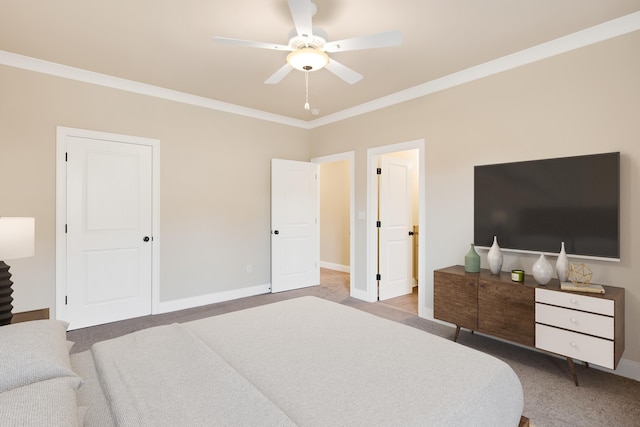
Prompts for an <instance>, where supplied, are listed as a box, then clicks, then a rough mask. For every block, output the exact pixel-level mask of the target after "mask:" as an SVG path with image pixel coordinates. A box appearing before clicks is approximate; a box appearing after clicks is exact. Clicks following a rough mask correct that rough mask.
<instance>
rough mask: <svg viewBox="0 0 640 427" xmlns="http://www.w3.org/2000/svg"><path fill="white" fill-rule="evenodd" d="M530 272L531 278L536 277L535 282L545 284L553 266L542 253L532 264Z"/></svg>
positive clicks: (549, 278) (551, 274) (550, 275)
mask: <svg viewBox="0 0 640 427" xmlns="http://www.w3.org/2000/svg"><path fill="white" fill-rule="evenodd" d="M531 272H532V273H533V278H534V279H536V282H538V283H539V284H541V285H546V284H547V283H549V280H551V277H552V276H553V267H552V266H551V263H549V261H547V259H546V258H545V257H544V254H540V258H538V260H537V261H536V262H535V263H534V264H533V267H532V268H531Z"/></svg>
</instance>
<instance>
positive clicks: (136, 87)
mask: <svg viewBox="0 0 640 427" xmlns="http://www.w3.org/2000/svg"><path fill="white" fill-rule="evenodd" d="M0 64H1V65H8V66H10V67H16V68H21V69H24V70H29V71H35V72H37V73H43V74H48V75H51V76H56V77H62V78H65V79H70V80H76V81H80V82H84V83H90V84H94V85H98V86H105V87H108V88H112V89H119V90H124V91H127V92H132V93H137V94H140V95H147V96H152V97H155V98H161V99H166V100H169V101H175V102H180V103H183V104H189V105H195V106H197V107H203V108H208V109H210V110H217V111H223V112H227V113H231V114H237V115H240V116H246V117H251V118H254V119H260V120H266V121H269V122H274V123H280V124H283V125H287V126H293V127H299V128H303V129H309V122H308V121H305V120H299V119H294V118H291V117H286V116H281V115H278V114H272V113H268V112H265V111H261V110H255V109H252V108H247V107H243V106H241V105H236V104H230V103H228V102H223V101H217V100H215V99H211V98H205V97H203V96H197V95H192V94H189V93H185V92H180V91H177V90H172V89H166V88H163V87H160V86H153V85H149V84H146V83H140V82H136V81H133V80H127V79H123V78H120V77H114V76H110V75H107V74H101V73H96V72H93V71H87V70H83V69H81V68H75V67H70V66H67V65H62V64H57V63H55V62H49V61H44V60H42V59H37V58H32V57H29V56H24V55H19V54H17V53H12V52H7V51H4V50H0Z"/></svg>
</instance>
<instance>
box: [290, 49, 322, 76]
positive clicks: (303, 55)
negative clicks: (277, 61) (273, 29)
mask: <svg viewBox="0 0 640 427" xmlns="http://www.w3.org/2000/svg"><path fill="white" fill-rule="evenodd" d="M287 62H288V63H289V65H291V66H292V67H293V68H295V69H296V70H300V71H316V70H320V69H321V68H324V66H325V65H327V64H328V63H329V55H327V54H326V53H325V52H323V51H321V50H319V49H315V48H313V47H303V48H300V49H296V50H294V51H293V52H291V53H290V54H289V55H287Z"/></svg>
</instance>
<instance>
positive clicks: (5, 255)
mask: <svg viewBox="0 0 640 427" xmlns="http://www.w3.org/2000/svg"><path fill="white" fill-rule="evenodd" d="M34 237H35V218H23V217H6V216H5V217H0V326H2V325H8V324H9V323H11V318H12V317H13V314H12V313H11V310H12V309H13V306H12V305H11V302H12V301H13V298H12V297H11V294H12V293H13V289H11V285H12V284H13V282H12V281H11V280H10V279H11V273H9V266H8V265H7V264H6V263H5V262H4V260H5V259H17V258H26V257H30V256H33V253H34Z"/></svg>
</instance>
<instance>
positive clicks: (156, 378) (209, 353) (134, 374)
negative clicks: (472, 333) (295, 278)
mask: <svg viewBox="0 0 640 427" xmlns="http://www.w3.org/2000/svg"><path fill="white" fill-rule="evenodd" d="M90 352H91V353H90V354H92V355H93V362H94V363H95V365H96V367H97V372H98V374H99V376H100V379H99V380H97V379H94V380H91V379H90V378H85V382H86V384H85V385H84V386H83V387H82V388H81V389H80V390H79V394H80V396H79V401H80V402H81V403H82V404H83V405H87V404H88V406H89V409H88V413H87V416H86V419H85V424H86V425H113V423H114V421H115V422H116V423H117V424H119V425H149V426H160V425H172V426H175V425H189V426H196V425H293V424H295V425H302V426H328V425H331V426H336V425H350V426H353V425H366V426H375V425H386V426H388V425H403V426H408V425H422V426H426V425H428V426H458V425H459V426H463V425H464V426H469V425H474V426H492V427H493V426H517V425H518V423H519V420H520V416H521V414H522V407H523V394H522V387H521V384H520V381H519V380H518V378H517V376H516V375H515V373H514V372H513V370H512V369H511V368H510V367H509V366H508V365H506V364H505V363H504V362H502V361H500V360H498V359H496V358H494V357H492V356H489V355H486V354H484V353H480V352H478V351H475V350H472V349H469V348H466V347H464V346H461V345H459V344H456V343H454V342H452V341H449V340H446V339H443V338H440V337H437V336H434V335H431V334H428V333H426V332H423V331H420V330H417V329H414V328H411V327H409V326H406V325H402V324H399V323H396V322H392V321H390V320H386V319H382V318H379V317H377V316H373V315H371V314H368V313H365V312H362V311H360V310H357V309H354V308H351V307H347V306H344V305H341V304H336V303H333V302H329V301H326V300H322V299H319V298H315V297H302V298H296V299H293V300H287V301H282V302H278V303H274V304H269V305H265V306H261V307H255V308H251V309H247V310H242V311H238V312H233V313H228V314H224V315H219V316H214V317H210V318H207V319H203V320H198V321H194V322H189V323H185V324H182V325H178V324H174V325H170V326H163V327H157V328H151V329H148V330H144V331H139V332H136V333H133V334H130V335H127V336H124V337H120V338H116V339H114V340H110V341H105V342H102V343H98V344H95V345H94V346H93V348H92V350H91V351H90ZM90 359H91V358H89V357H87V354H86V353H84V354H83V353H81V354H80V355H74V357H72V363H73V365H74V368H76V364H77V365H78V366H77V370H87V364H90V363H91V360H90ZM98 381H99V382H100V384H97V382H98ZM96 386H99V387H98V388H99V389H101V390H103V391H104V395H105V396H106V398H107V399H106V400H108V401H109V402H110V406H111V412H112V414H113V417H112V419H109V420H107V419H104V413H105V411H104V408H100V406H99V405H97V406H96V407H95V408H94V407H93V405H91V404H90V402H88V400H89V399H88V398H87V395H90V394H93V395H99V394H100V390H97V391H96V389H95V387H96ZM83 389H84V391H83ZM94 400H96V399H94ZM97 400H100V399H97ZM101 411H102V412H101ZM98 414H102V415H98Z"/></svg>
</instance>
